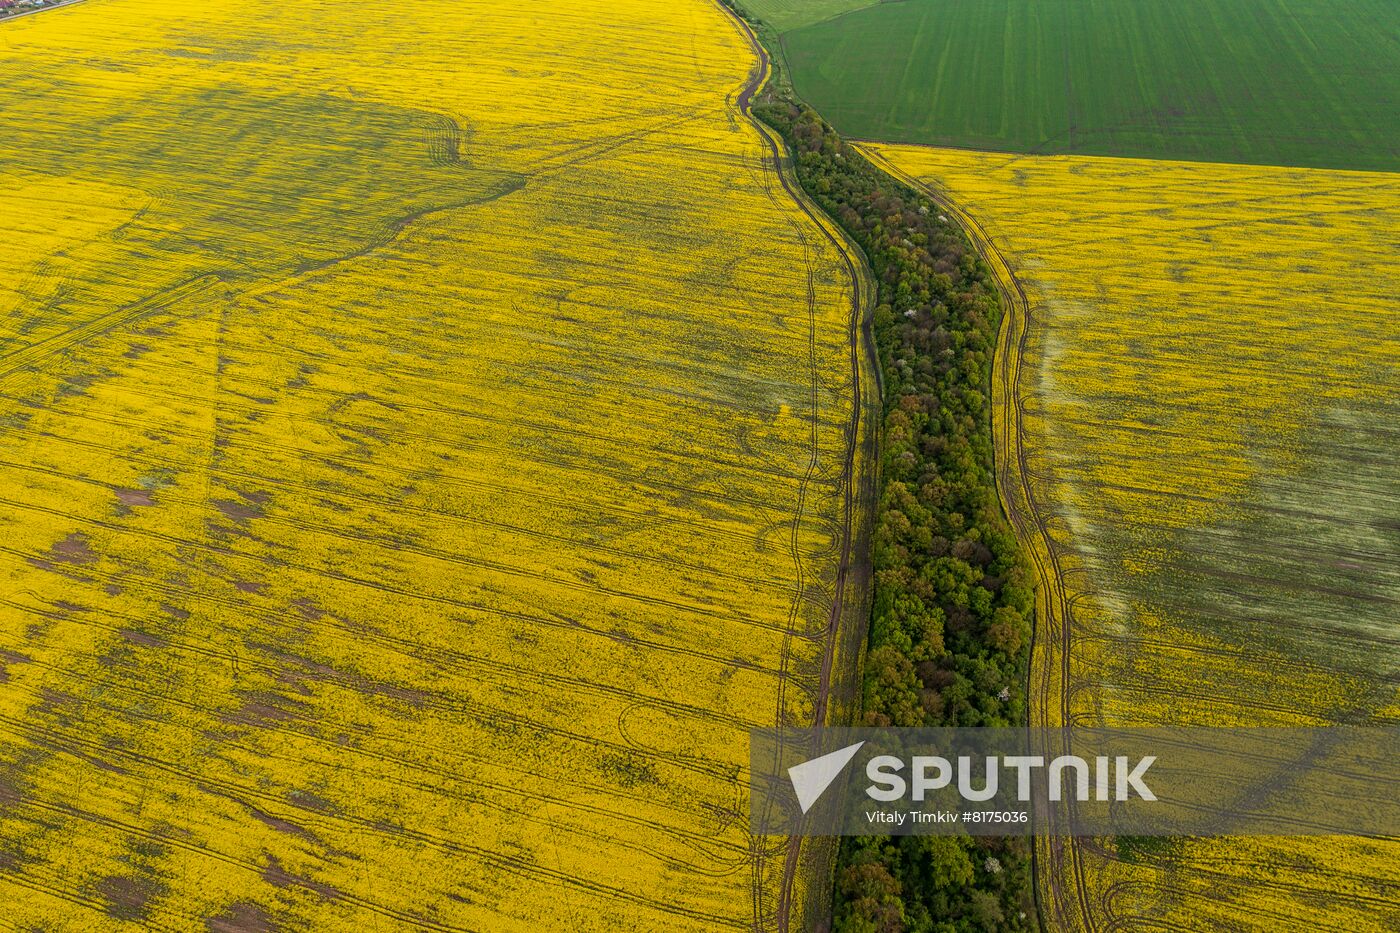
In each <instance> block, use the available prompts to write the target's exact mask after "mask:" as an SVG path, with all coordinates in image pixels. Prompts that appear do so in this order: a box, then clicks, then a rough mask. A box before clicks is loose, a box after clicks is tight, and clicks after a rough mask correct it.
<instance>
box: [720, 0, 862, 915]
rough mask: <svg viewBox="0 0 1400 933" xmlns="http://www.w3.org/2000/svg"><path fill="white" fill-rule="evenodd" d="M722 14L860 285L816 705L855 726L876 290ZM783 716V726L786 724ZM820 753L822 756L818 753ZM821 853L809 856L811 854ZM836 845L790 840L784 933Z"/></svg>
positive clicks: (745, 95)
mask: <svg viewBox="0 0 1400 933" xmlns="http://www.w3.org/2000/svg"><path fill="white" fill-rule="evenodd" d="M717 5H718V6H719V7H720V9H722V10H724V12H725V13H726V14H727V15H728V16H729V17H730V19H731V21H732V22H734V23H735V24H736V25H737V26H738V28H739V29H740V30H742V32H743V34H744V36H745V38H746V39H747V40H748V43H749V46H750V48H751V49H752V50H753V53H754V55H755V57H756V58H757V63H756V65H755V67H754V70H753V71H752V72H751V73H750V75H749V79H748V81H747V83H746V84H745V85H744V87H743V89H742V90H741V91H740V92H739V95H738V98H737V100H736V103H737V106H738V109H739V111H740V112H741V113H742V114H743V115H744V118H745V119H747V120H748V121H749V122H750V123H751V124H752V125H753V126H754V127H755V128H756V129H757V130H758V131H759V132H760V133H761V134H762V136H763V139H764V142H765V144H766V146H767V148H768V153H769V159H771V162H772V166H773V168H774V171H775V172H776V173H777V175H778V177H779V179H780V180H781V182H782V186H783V190H784V191H785V192H786V194H787V195H788V196H789V197H790V198H791V199H792V200H793V201H794V202H795V203H796V204H797V205H798V206H799V207H800V208H801V210H802V212H803V213H804V214H806V215H807V217H809V218H810V219H811V220H812V222H813V223H814V224H816V225H817V226H818V227H820V228H821V230H822V232H823V234H824V235H825V237H826V238H827V240H828V241H829V242H830V243H831V244H832V245H833V246H835V247H836V248H837V249H838V250H839V251H840V252H841V254H842V256H843V258H844V260H845V265H846V269H847V272H848V274H849V275H850V277H851V280H852V281H853V282H855V283H856V288H855V291H854V292H853V293H852V294H851V314H850V328H849V343H850V366H851V384H852V386H853V387H854V393H855V398H854V399H853V404H852V412H853V413H854V420H853V421H852V423H851V424H850V425H849V426H848V429H847V438H846V453H845V458H844V462H843V463H842V466H841V476H842V486H843V488H844V490H845V491H844V502H843V504H842V531H841V539H842V543H841V558H840V562H839V564H838V567H837V572H836V580H835V584H834V586H833V591H832V595H831V607H830V611H829V613H828V616H827V627H826V632H825V642H826V652H825V655H824V657H823V660H822V667H821V676H820V680H819V683H818V688H817V692H816V695H815V697H814V698H813V714H812V722H813V723H814V724H817V725H826V724H828V723H831V724H840V723H841V722H843V721H849V719H850V716H851V715H852V712H853V710H854V703H855V699H856V697H857V695H858V687H859V683H860V678H859V676H858V675H859V662H860V657H861V649H862V646H863V645H864V644H865V634H866V628H867V624H868V622H869V595H870V594H869V587H870V556H869V548H868V547H866V546H865V542H866V541H867V540H868V538H869V534H870V530H871V527H870V526H871V522H872V519H873V515H874V513H873V510H872V508H871V506H872V505H873V503H874V501H875V497H876V494H877V490H876V475H875V470H876V463H877V460H876V456H875V450H876V424H877V419H878V417H879V405H880V399H879V393H878V390H877V391H871V389H872V386H874V385H875V382H874V380H875V374H876V372H877V371H878V363H877V361H876V357H875V341H874V334H873V332H872V326H873V321H872V311H873V308H874V298H875V285H874V282H873V281H872V279H871V274H870V268H869V264H868V263H867V262H866V260H865V256H864V253H863V252H862V251H861V249H860V247H859V246H858V245H857V244H856V243H855V242H854V241H852V240H851V239H850V237H848V236H847V235H846V233H845V231H843V230H841V229H840V228H839V227H838V226H836V225H835V224H834V223H833V222H832V221H831V220H830V219H829V218H828V217H827V216H826V215H825V213H823V212H822V210H821V209H820V208H819V207H818V206H817V205H816V204H815V203H813V202H812V200H811V199H810V198H809V197H808V196H807V193H806V192H805V191H803V190H802V187H801V185H800V184H798V182H797V180H796V178H795V177H794V176H793V173H792V166H791V164H790V162H789V161H788V158H787V153H786V152H785V147H784V144H783V142H782V140H781V138H780V137H779V136H778V135H777V134H776V133H775V132H774V131H773V130H772V129H771V128H770V127H768V126H767V125H766V124H764V123H763V122H762V121H760V120H758V119H756V118H755V117H754V116H753V114H752V109H751V105H752V102H753V98H754V96H755V95H757V94H758V92H759V91H760V90H762V88H763V86H764V84H765V83H766V82H767V81H768V79H769V77H770V76H771V74H772V63H771V60H770V59H769V56H768V51H767V50H766V49H765V48H764V47H763V43H761V42H759V41H758V37H757V36H755V35H754V33H753V30H752V29H751V28H750V27H749V25H748V23H746V22H744V21H743V20H742V19H740V18H739V17H738V16H737V15H735V14H734V11H733V10H731V9H730V8H728V7H726V6H725V5H724V4H722V3H717ZM783 712H784V711H783V710H781V709H780V710H779V720H778V721H779V724H782V723H783ZM814 751H815V749H814ZM811 849H817V850H818V851H817V852H815V853H814V854H813V853H809V851H808V850H811ZM754 852H755V865H754V878H755V885H754V890H755V892H756V893H755V896H756V897H757V892H759V890H760V885H759V884H758V883H757V882H758V879H760V878H761V877H762V876H763V872H764V870H763V864H762V862H763V858H764V855H763V846H762V845H760V844H757V842H756V844H755V847H754ZM834 857H835V845H834V844H833V843H832V842H831V841H830V840H822V839H818V838H815V837H813V838H800V837H795V838H789V839H787V840H785V841H784V843H783V846H782V859H783V868H782V882H781V888H780V893H779V899H778V903H777V905H776V908H775V910H774V912H773V922H774V923H773V925H774V926H776V929H777V930H779V931H780V933H786V931H788V930H789V929H792V928H793V926H792V915H793V911H794V904H795V901H796V900H797V899H798V891H797V882H798V874H799V871H800V870H801V867H802V863H803V861H804V858H805V859H807V860H809V861H813V862H814V863H815V865H817V866H819V867H820V870H821V871H827V872H829V871H830V870H831V867H832V865H833V862H834ZM826 910H827V907H826V905H824V904H813V903H808V904H807V905H806V910H805V911H804V918H805V920H806V922H805V923H799V924H798V928H799V929H807V928H810V927H812V925H813V921H814V920H815V919H817V918H820V917H822V916H823V915H824V914H825V912H826ZM766 913H767V911H766V910H765V909H764V907H763V905H762V904H761V903H758V902H756V903H755V914H754V929H755V930H759V929H767V928H768V924H767V923H766V920H765V916H764V915H765V914H766Z"/></svg>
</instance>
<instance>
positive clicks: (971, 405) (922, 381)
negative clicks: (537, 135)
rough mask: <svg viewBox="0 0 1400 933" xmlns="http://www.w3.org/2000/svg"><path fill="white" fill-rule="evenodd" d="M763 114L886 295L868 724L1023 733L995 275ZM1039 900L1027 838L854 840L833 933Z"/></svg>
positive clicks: (820, 137) (1015, 922) (1020, 624)
mask: <svg viewBox="0 0 1400 933" xmlns="http://www.w3.org/2000/svg"><path fill="white" fill-rule="evenodd" d="M772 88H779V89H777V90H773V89H772ZM754 114H755V115H756V116H758V117H759V118H760V119H762V120H763V121H764V122H766V123H767V124H769V125H770V126H772V127H773V128H774V129H776V130H777V131H778V132H779V133H780V134H782V136H783V137H784V138H785V139H786V141H787V143H788V146H789V148H790V151H791V152H792V155H793V161H794V163H795V170H796V175H797V178H798V180H799V181H800V182H801V184H802V186H803V188H804V189H805V190H806V191H807V192H808V194H809V195H810V196H811V197H812V198H813V199H814V200H815V201H816V202H817V203H818V204H819V205H820V206H821V207H822V208H823V209H824V210H825V211H826V212H827V213H828V214H829V215H830V216H831V217H832V218H833V219H834V220H836V222H838V223H839V224H840V225H841V226H842V227H843V228H844V229H845V230H846V232H847V233H849V234H850V236H851V237H852V238H853V239H854V240H855V241H856V242H857V243H859V244H860V246H861V247H862V248H863V249H864V250H865V254H866V256H867V258H868V259H869V262H870V266H871V268H872V269H873V271H874V274H875V279H876V281H877V283H878V292H879V293H878V298H877V302H878V306H877V308H876V309H875V320H874V330H875V343H876V347H877V350H878V356H879V361H880V366H881V369H882V372H883V381H884V394H883V413H884V423H883V427H882V435H881V446H880V468H881V471H882V473H881V477H882V478H881V494H880V500H879V504H878V511H877V514H876V528H875V534H874V544H873V555H872V558H873V562H874V605H873V610H872V615H871V619H870V638H869V644H868V648H867V653H866V661H865V678H864V696H863V705H862V709H863V715H864V718H865V724H866V725H872V726H890V725H892V726H965V727H966V726H1016V725H1023V724H1024V723H1025V721H1026V699H1025V690H1026V683H1027V676H1026V670H1027V663H1028V656H1029V647H1030V645H1029V643H1030V635H1031V621H1032V614H1033V594H1032V583H1031V575H1030V571H1029V569H1028V567H1027V565H1026V563H1025V561H1024V559H1023V558H1022V556H1021V553H1020V551H1019V548H1018V545H1017V542H1016V539H1015V537H1014V536H1013V534H1012V532H1011V529H1010V527H1009V525H1008V523H1007V521H1006V518H1005V515H1004V514H1003V512H1002V509H1001V504H1000V500H999V499H998V497H997V492H996V486H995V474H994V465H993V453H992V421H991V391H990V385H991V368H992V357H993V352H994V349H995V344H996V336H997V329H998V325H999V323H1000V319H1001V313H1002V309H1001V304H1000V301H999V299H998V294H997V290H996V288H995V285H994V283H993V280H992V278H991V273H990V272H989V271H988V269H987V268H986V266H985V265H984V264H983V263H982V261H981V260H980V259H979V257H978V256H977V254H976V252H975V251H974V250H973V249H972V247H971V246H970V245H969V243H968V241H967V239H966V237H965V236H964V235H963V234H962V232H961V231H960V230H959V229H958V228H957V227H956V226H955V225H954V224H952V223H950V222H948V221H947V220H946V219H944V218H943V217H941V216H940V215H939V213H938V209H937V206H936V205H935V204H933V203H932V202H930V201H929V199H928V198H927V197H925V196H923V195H921V194H920V193H918V192H916V191H914V190H912V189H910V188H909V187H908V186H906V185H904V184H902V183H900V182H898V181H896V180H894V179H892V178H890V177H889V176H888V175H886V174H885V173H883V172H881V171H880V170H878V169H877V168H876V167H875V166H873V165H872V164H871V163H870V162H868V161H867V160H866V159H865V158H864V157H863V156H861V155H860V154H859V153H858V152H856V151H855V150H854V149H852V148H851V147H850V146H848V145H846V144H845V142H843V141H842V140H841V138H840V137H839V136H838V135H837V134H836V132H835V131H833V130H832V128H831V127H830V126H828V125H827V124H826V123H825V122H824V121H823V120H822V119H821V118H820V117H819V116H818V115H817V114H816V113H815V112H814V111H813V110H811V108H809V107H806V106H804V105H801V104H799V103H797V102H795V101H794V100H793V99H792V98H791V97H790V96H789V95H788V94H787V93H785V92H784V91H783V90H782V89H781V86H779V85H770V91H769V92H768V93H767V94H766V96H765V97H764V98H763V99H762V100H761V101H760V102H759V103H758V104H757V105H756V106H755V108H754ZM1031 890H1032V888H1031V878H1030V857H1029V847H1028V845H1027V844H1026V842H1025V840H1022V839H1015V838H1011V839H996V838H985V837H984V838H976V839H974V838H968V837H934V836H907V837H862V838H848V839H846V840H844V844H843V846H842V849H841V853H840V858H839V861H838V867H837V878H836V894H835V905H834V926H835V930H836V931H837V933H876V931H878V933H901V931H908V933H926V931H938V933H952V931H1016V930H1028V929H1031V928H1032V927H1034V926H1036V925H1037V921H1036V917H1035V910H1034V906H1033V903H1032V901H1031Z"/></svg>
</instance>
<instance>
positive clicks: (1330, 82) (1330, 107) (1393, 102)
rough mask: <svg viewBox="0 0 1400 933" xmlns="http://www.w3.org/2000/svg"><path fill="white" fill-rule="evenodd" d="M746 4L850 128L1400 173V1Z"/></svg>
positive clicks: (867, 135)
mask: <svg viewBox="0 0 1400 933" xmlns="http://www.w3.org/2000/svg"><path fill="white" fill-rule="evenodd" d="M741 2H744V0H741ZM746 6H747V8H748V9H749V10H750V12H751V13H753V14H754V15H756V16H760V17H762V16H765V15H766V16H768V17H769V20H768V21H769V22H770V24H771V25H773V26H774V28H775V29H777V30H779V31H780V32H781V33H782V44H783V53H784V58H785V59H786V61H787V64H788V66H789V68H790V70H791V73H792V78H793V81H794V85H795V87H796V88H797V91H798V92H799V93H800V94H801V95H802V97H804V98H805V99H806V100H807V101H808V102H809V103H811V104H812V105H813V106H814V107H816V108H817V109H818V110H819V111H820V112H821V113H822V115H823V116H825V117H826V118H827V119H828V120H830V121H831V122H832V123H833V124H834V125H835V126H836V128H837V129H838V130H840V131H842V132H843V133H845V134H846V135H848V136H855V137H859V138H864V139H870V140H880V141H891V142H895V141H897V142H910V143H924V144H930V145H941V146H963V147H969V148H977V149H992V150H1004V151H1011V152H1038V153H1067V152H1074V153H1081V154H1088V155H1118V156H1135V157H1141V158H1154V159H1185V160H1201V161H1215V162H1245V163H1255V164H1265V165H1298V166H1311V167H1318V168H1351V169H1369V170H1383V171H1389V170H1395V169H1397V168H1400V6H1397V4H1396V3H1395V2H1394V0H900V2H885V3H875V4H870V5H865V4H862V3H860V2H859V0H846V2H838V0H819V2H817V3H813V4H805V5H798V4H796V3H794V0H746ZM828 11H829V12H828ZM824 13H825V14H826V15H825V18H821V19H820V21H815V20H817V19H818V17H820V16H822V15H823V14H824Z"/></svg>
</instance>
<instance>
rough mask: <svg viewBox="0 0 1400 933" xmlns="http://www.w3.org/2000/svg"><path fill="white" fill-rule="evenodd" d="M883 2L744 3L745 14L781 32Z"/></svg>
mask: <svg viewBox="0 0 1400 933" xmlns="http://www.w3.org/2000/svg"><path fill="white" fill-rule="evenodd" d="M879 2H880V0H740V6H742V7H743V8H744V10H745V12H747V13H749V15H751V16H755V17H757V18H758V19H761V20H763V21H764V22H765V23H767V24H768V25H770V26H772V27H773V28H774V29H777V30H779V31H780V32H782V31H786V30H788V29H796V28H797V27H799V26H808V25H810V24H812V23H819V22H821V21H822V20H827V19H831V18H832V17H833V16H840V15H841V14H842V13H849V12H850V11H851V10H859V9H860V8H862V7H867V6H874V5H875V4H877V3H879Z"/></svg>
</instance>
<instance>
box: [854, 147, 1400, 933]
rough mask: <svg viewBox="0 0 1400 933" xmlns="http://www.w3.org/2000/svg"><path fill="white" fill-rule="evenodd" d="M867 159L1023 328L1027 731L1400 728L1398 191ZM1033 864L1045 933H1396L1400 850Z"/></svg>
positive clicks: (1049, 163)
mask: <svg viewBox="0 0 1400 933" xmlns="http://www.w3.org/2000/svg"><path fill="white" fill-rule="evenodd" d="M868 150H869V151H870V152H871V154H872V155H873V156H874V157H875V158H876V160H877V161H880V162H881V163H882V164H884V165H886V166H887V167H889V168H891V169H892V170H893V171H895V172H897V173H900V174H902V175H904V176H905V177H906V178H909V179H911V180H914V181H915V182H917V183H921V184H923V185H924V186H925V187H927V188H928V189H929V190H931V191H932V192H933V193H935V195H936V196H938V197H939V198H941V199H943V200H944V202H945V203H946V204H947V209H948V210H949V211H951V212H953V213H956V214H957V215H958V216H959V217H960V218H961V219H962V220H963V221H964V222H965V224H966V225H967V226H968V227H969V229H970V231H971V233H972V235H973V237H974V239H975V240H977V241H978V244H979V246H980V247H981V248H982V250H983V252H984V254H985V255H987V256H988V258H989V260H990V261H991V264H992V266H993V269H994V271H995V272H996V273H997V274H998V277H999V279H1000V280H1001V281H1002V284H1003V287H1004V288H1005V290H1006V296H1007V299H1008V302H1009V304H1010V305H1011V307H1012V308H1013V314H1012V315H1011V320H1010V322H1009V323H1008V325H1007V328H1006V331H1005V332H1004V334H1003V341H1002V346H1001V352H1000V355H999V360H998V373H997V379H996V380H995V382H996V384H995V386H994V391H995V392H996V393H997V394H998V403H997V406H996V407H997V413H998V423H997V426H996V427H997V437H998V443H999V450H998V455H999V458H1000V460H1001V463H1000V465H999V470H1000V474H1001V488H1002V491H1003V495H1004V498H1005V500H1006V504H1007V506H1008V510H1009V511H1010V513H1011V514H1012V518H1013V521H1014V522H1015V523H1016V525H1017V527H1018V530H1019V531H1020V535H1021V537H1022V539H1023V540H1024V541H1025V543H1026V545H1027V546H1028V548H1029V549H1030V550H1031V551H1032V553H1033V556H1034V558H1035V560H1036V563H1037V564H1038V565H1039V567H1040V568H1041V589H1040V594H1039V602H1040V613H1039V615H1040V618H1039V619H1038V625H1039V630H1038V632H1037V639H1036V654H1035V658H1034V661H1033V671H1032V682H1033V688H1034V689H1033V694H1034V696H1035V702H1034V703H1033V716H1034V718H1035V719H1036V721H1037V722H1039V723H1043V724H1047V725H1059V724H1062V723H1065V724H1070V723H1108V724H1215V725H1290V724H1322V723H1329V722H1340V723H1349V724H1362V723H1386V722H1388V723H1394V722H1396V720H1397V710H1400V704H1397V699H1398V698H1400V697H1397V689H1396V679H1395V672H1396V670H1397V661H1400V631H1397V629H1396V623H1395V619H1396V613H1395V607H1396V605H1397V604H1400V526H1397V524H1396V521H1395V516H1394V514H1393V507H1394V503H1395V502H1396V501H1397V500H1398V499H1400V474H1397V472H1396V471H1395V469H1394V466H1393V464H1394V460H1395V458H1396V455H1397V452H1400V433H1398V432H1400V341H1396V339H1395V313H1396V304H1395V303H1396V296H1397V289H1398V288H1400V261H1397V256H1400V174H1384V173H1363V172H1340V171H1338V172H1332V171H1317V170H1302V169H1286V168H1269V167H1258V166H1237V165H1216V164H1192V163H1173V162H1153V161H1135V160H1120V159H1105V158H1083V157H1032V156H1015V155H1007V154H994V153H976V152H965V151H954V150H940V149H926V148H919V147H897V146H870V147H868ZM1039 866H1040V868H1041V875H1040V884H1041V893H1042V903H1043V905H1044V906H1045V909H1046V911H1047V918H1048V919H1049V921H1050V922H1051V925H1052V927H1053V928H1056V929H1078V930H1115V929H1191V930H1207V929H1209V930H1217V929H1231V930H1244V929H1249V930H1281V929H1310V930H1338V931H1343V930H1346V931H1355V930H1383V929H1396V928H1397V926H1400V851H1398V850H1397V848H1396V845H1395V844H1394V843H1385V842H1365V841H1361V840H1338V839H1274V840H1269V839H1222V840H1166V841H1163V840H1146V841H1143V840H1121V841H1119V842H1118V843H1116V844H1115V843H1113V842H1112V841H1099V842H1089V841H1077V840H1067V841H1065V843H1064V844H1063V845H1046V846H1042V848H1041V859H1040V862H1039Z"/></svg>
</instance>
